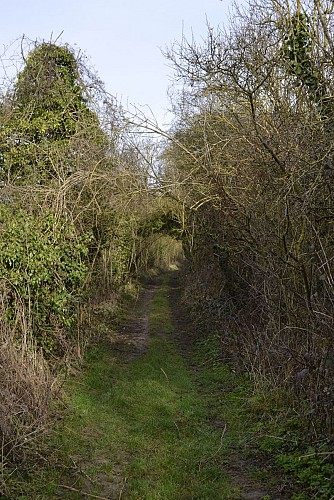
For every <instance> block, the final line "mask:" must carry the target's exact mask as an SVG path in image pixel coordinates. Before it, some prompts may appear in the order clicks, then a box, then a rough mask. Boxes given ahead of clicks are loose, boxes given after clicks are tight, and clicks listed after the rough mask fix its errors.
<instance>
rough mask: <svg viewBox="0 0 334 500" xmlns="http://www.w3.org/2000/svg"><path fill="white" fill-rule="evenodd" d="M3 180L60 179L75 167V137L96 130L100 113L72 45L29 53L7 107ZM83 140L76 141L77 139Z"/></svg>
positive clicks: (33, 181) (43, 46) (46, 46)
mask: <svg viewBox="0 0 334 500" xmlns="http://www.w3.org/2000/svg"><path fill="white" fill-rule="evenodd" d="M2 120H3V122H4V125H3V127H2V132H1V145H0V147H1V153H2V155H1V163H2V165H1V167H0V168H1V170H0V176H1V181H2V183H3V184H4V183H11V184H43V183H45V182H46V181H48V180H50V179H51V178H53V177H56V178H59V177H60V178H61V179H62V180H63V179H64V178H66V176H67V175H68V174H69V173H70V172H72V171H73V170H74V169H75V162H76V154H77V152H78V151H77V149H78V146H77V145H73V144H71V147H69V143H70V140H71V138H73V137H75V136H76V135H79V136H80V134H81V135H82V134H83V133H84V131H85V130H86V129H87V128H89V129H92V128H93V129H94V134H92V135H95V136H96V132H97V133H98V135H99V139H98V142H101V141H103V137H102V136H103V134H102V131H101V130H100V128H99V124H98V119H97V117H96V115H95V114H94V113H93V112H92V111H91V110H90V109H89V107H88V105H87V100H86V98H85V96H84V85H83V82H82V80H81V77H80V73H79V67H78V62H77V60H76V57H75V54H74V53H73V51H72V50H71V49H70V48H69V47H68V46H63V47H60V46H57V45H55V44H52V43H45V42H44V43H41V44H40V45H37V46H36V47H35V49H34V50H33V51H31V52H30V54H29V55H28V57H27V59H26V64H25V67H24V68H23V70H22V71H21V72H20V73H19V74H18V77H17V82H16V84H15V86H14V89H13V92H12V94H11V95H10V96H9V97H7V100H6V102H5V103H4V105H3V113H2ZM78 142H80V141H76V143H78Z"/></svg>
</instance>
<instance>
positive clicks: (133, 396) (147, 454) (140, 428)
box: [36, 273, 292, 500]
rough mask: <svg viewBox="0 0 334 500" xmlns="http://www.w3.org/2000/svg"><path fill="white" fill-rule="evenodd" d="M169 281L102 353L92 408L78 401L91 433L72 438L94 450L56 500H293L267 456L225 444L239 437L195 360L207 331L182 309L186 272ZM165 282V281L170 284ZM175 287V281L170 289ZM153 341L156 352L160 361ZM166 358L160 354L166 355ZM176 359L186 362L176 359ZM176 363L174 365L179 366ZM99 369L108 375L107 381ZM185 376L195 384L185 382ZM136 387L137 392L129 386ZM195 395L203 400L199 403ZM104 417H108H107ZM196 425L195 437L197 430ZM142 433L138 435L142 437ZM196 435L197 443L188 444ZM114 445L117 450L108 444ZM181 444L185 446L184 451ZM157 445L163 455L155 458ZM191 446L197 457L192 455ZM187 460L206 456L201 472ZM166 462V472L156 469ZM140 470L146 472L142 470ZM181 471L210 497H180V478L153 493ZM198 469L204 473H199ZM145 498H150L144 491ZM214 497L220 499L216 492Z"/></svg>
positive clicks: (143, 298)
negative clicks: (162, 309)
mask: <svg viewBox="0 0 334 500" xmlns="http://www.w3.org/2000/svg"><path fill="white" fill-rule="evenodd" d="M165 278H166V277H165ZM165 278H164V277H162V278H157V279H154V280H151V281H149V282H147V283H146V284H145V285H144V286H143V289H142V291H141V293H140V296H139V298H138V300H137V302H136V303H135V304H134V306H133V307H132V308H131V310H130V311H129V314H128V316H127V319H126V320H125V321H124V322H123V323H122V324H121V325H120V326H119V327H118V328H117V330H116V331H112V333H111V334H110V336H109V340H108V345H107V353H106V352H105V353H104V355H103V356H104V357H105V359H104V361H103V360H100V359H99V356H100V355H101V354H99V355H98V356H97V361H95V362H94V363H95V364H93V365H92V368H91V374H88V381H89V382H88V383H87V389H86V390H85V392H83V393H82V395H81V396H80V398H81V399H83V400H84V405H83V404H82V402H81V399H80V398H79V403H75V404H79V410H77V412H78V415H79V417H80V418H81V419H82V430H81V429H80V428H79V429H78V428H76V429H75V431H74V432H73V430H72V431H71V432H72V434H70V436H71V435H73V434H75V433H78V432H80V433H81V434H82V435H83V437H84V438H85V439H87V443H86V444H85V443H84V446H82V448H81V449H78V451H77V452H72V454H71V455H70V457H71V460H72V464H73V467H72V472H71V474H69V475H68V477H67V478H66V479H65V480H64V481H63V484H62V485H59V483H58V488H57V493H56V495H55V496H52V498H68V499H80V498H100V499H111V500H116V499H123V500H126V499H128V500H132V499H133V500H136V499H137V498H138V500H139V499H143V500H145V499H146V498H147V499H152V500H154V499H155V498H157V499H158V498H159V499H161V500H165V499H166V500H174V498H175V500H192V499H197V500H202V499H203V500H211V499H212V500H219V499H221V500H228V499H230V500H232V499H233V500H256V499H258V500H261V499H263V500H265V499H266V500H267V499H268V500H269V499H270V500H279V499H289V498H292V494H291V491H290V490H289V487H288V485H287V484H286V483H285V482H284V479H283V478H278V480H277V478H276V480H275V481H274V484H272V483H273V482H272V481H268V477H269V476H270V474H271V464H270V463H266V462H265V458H264V457H261V456H260V457H259V455H258V454H256V455H254V456H252V454H248V456H247V457H244V456H242V454H241V452H240V451H238V449H235V447H234V446H233V443H232V444H227V445H226V444H225V440H227V442H228V440H229V439H230V437H229V432H230V430H229V424H228V423H227V421H226V419H225V415H224V411H225V410H224V407H222V408H221V410H220V408H219V404H218V410H217V407H216V408H215V411H214V412H213V413H212V414H211V409H210V404H211V403H212V398H211V400H210V399H208V400H207V402H206V397H207V394H208V391H209V392H210V388H209V387H206V386H205V383H203V380H202V381H201V378H200V377H201V374H200V372H201V369H200V367H198V364H197V362H195V360H194V345H195V343H196V339H197V338H198V336H199V335H200V334H201V332H198V331H197V329H196V325H194V324H193V323H192V322H191V319H190V317H189V315H188V313H187V311H186V309H185V307H184V306H183V304H182V300H181V295H182V284H181V283H180V281H179V277H178V274H177V273H174V274H173V275H170V276H169V277H168V280H166V279H165ZM163 281H165V284H164V285H163ZM166 281H168V288H167V287H166ZM163 286H164V287H165V289H166V290H165V292H164V293H165V296H166V297H168V302H169V306H168V302H167V301H166V300H165V302H166V303H167V308H168V314H167V312H166V311H165V312H163V314H162V316H161V318H160V319H159V301H157V300H156V299H157V296H158V295H159V294H160V293H161V289H162V287H163ZM154 303H155V305H154V308H155V319H154V318H153V317H152V304H154ZM161 307H163V305H162V306H161ZM165 307H166V305H165ZM166 314H167V316H168V317H167V316H166ZM168 322H170V323H171V325H172V328H170V327H169V326H168V324H167V323H168ZM171 325H170V326H171ZM166 326H167V328H166ZM154 343H155V351H156V354H154V356H155V357H152V356H153V355H152V353H151V352H152V351H154V348H153V347H152V345H153V344H154ZM160 345H161V347H159V346H160ZM174 346H176V348H177V349H176V351H178V353H179V354H176V351H175V354H173V352H174V351H173V349H175V347H174ZM159 351H161V352H160V354H159ZM164 353H166V355H164ZM180 354H181V356H180ZM174 358H175V359H176V358H178V359H179V360H176V361H174ZM184 360H185V361H186V363H184ZM174 362H175V363H176V364H175V365H173V363H174ZM103 363H104V364H103ZM181 365H182V366H181ZM113 366H114V367H113ZM99 370H101V374H99V373H98V371H99ZM108 370H109V371H108ZM115 370H116V371H115ZM178 370H180V372H178ZM92 377H96V380H95V381H93V382H92V381H90V379H91V378H92ZM173 377H174V380H173ZM182 378H185V379H187V381H185V382H183V381H182V380H181V381H180V379H182ZM84 384H85V382H84ZM129 384H131V385H132V386H131V387H129ZM222 389H225V388H222ZM150 392H153V393H154V392H155V395H154V394H153V399H150V397H151V395H150ZM192 393H194V395H193V396H190V395H191V394H192ZM88 396H89V400H88V403H89V405H88V406H89V411H90V412H91V413H92V415H93V412H96V416H94V415H93V416H91V415H89V412H88V415H87V414H86V406H87V401H86V399H87V398H88ZM188 397H192V398H197V399H194V402H192V403H191V404H192V406H191V407H190V408H189V407H188V406H177V405H182V404H183V402H182V401H183V400H185V399H187V398H188ZM164 398H165V399H164ZM167 400H168V401H167ZM105 401H106V402H107V403H106V404H105ZM196 401H198V403H196ZM92 402H93V403H94V405H93V404H92ZM168 404H169V405H170V406H168ZM189 404H190V403H189ZM198 404H200V405H201V406H203V408H204V412H205V414H203V415H202V416H199V417H195V420H194V419H193V417H192V415H193V414H194V412H196V411H197V409H196V406H197V405H198ZM80 405H82V406H80ZM85 405H86V406H85ZM206 406H207V409H205V407H206ZM155 408H156V409H155ZM76 409H77V408H76ZM217 411H218V413H219V415H218V416H217ZM101 412H102V413H101ZM173 412H174V413H173ZM187 412H190V417H189V418H188V417H187V418H185V416H184V415H185V414H187ZM164 413H166V420H165V421H162V422H161V423H159V420H161V419H162V418H164V417H165V415H164ZM169 413H171V417H170V420H168V414H169ZM101 414H102V415H105V416H104V417H103V418H102V417H101ZM100 419H101V421H100ZM196 419H197V420H196ZM201 419H202V420H201ZM157 422H158V423H159V425H160V427H159V426H158V423H157ZM200 422H202V423H200ZM192 426H193V430H191V427H192ZM155 427H156V430H155ZM210 428H211V430H210ZM135 432H137V433H138V434H134V433H135ZM141 433H142V435H141ZM170 433H171V436H172V437H171V439H172V441H171V443H170V444H169V443H168V441H165V437H164V434H166V436H168V435H169V434H170ZM197 433H198V434H197ZM203 433H204V434H205V433H207V434H206V435H207V438H206V437H205V435H204V438H203V435H202V434H203ZM99 434H101V438H100V436H99ZM131 434H134V436H135V437H134V440H132V441H131V440H130V437H131V436H130V435H131ZM155 434H157V436H156V435H155ZM189 435H190V439H191V441H189ZM92 436H93V440H92ZM94 436H96V437H95V440H96V443H94ZM182 436H184V437H182ZM214 436H216V437H214ZM219 436H220V437H219ZM76 439H77V438H76ZM183 439H184V440H185V443H186V445H185V449H186V451H185V452H184V451H183V449H182V440H183ZM187 439H188V441H186V440H187ZM210 439H211V440H213V445H212V449H213V450H214V451H213V452H212V449H211V451H210V449H209V448H208V450H206V449H205V446H206V441H210ZM99 440H100V441H101V442H99ZM108 440H109V441H110V445H106V442H108ZM200 440H202V441H200ZM133 441H135V445H134V444H133ZM197 441H198V442H199V443H197ZM177 446H180V448H177V449H176V447H177ZM89 447H91V448H92V447H93V448H94V451H93V452H92V451H90V452H89V453H88V452H87V451H85V450H88V448H89ZM155 447H156V451H154V450H155ZM161 447H162V448H165V451H164V452H163V454H162V457H160V455H159V454H161V450H160V449H159V448H161ZM196 447H197V448H196ZM201 447H203V449H202V448H201ZM95 448H96V449H95ZM192 448H193V450H194V451H189V452H188V451H187V450H188V449H189V450H191V449H192ZM168 450H169V451H168ZM188 453H190V455H192V454H193V455H196V453H198V457H199V458H197V459H195V461H194V464H195V471H194V470H193V468H194V466H192V465H189V466H188V465H187V466H186V462H188V461H189V460H188ZM183 454H184V457H183V458H182V456H183ZM158 457H160V458H158ZM203 457H204V458H203ZM205 457H206V458H205ZM191 458H193V457H191ZM158 460H160V461H161V464H160V465H158V466H157V464H156V462H157V461H158ZM173 460H176V461H175V464H174V465H173V463H171V461H172V462H173ZM196 460H197V461H196ZM134 461H135V462H136V463H137V467H139V469H138V470H137V471H135V472H133V475H134V476H136V475H137V476H138V478H137V479H134V478H133V477H131V476H129V477H128V474H132V473H131V470H133V469H131V464H132V463H133V462H134ZM141 462H143V464H146V465H140V463H141ZM138 464H139V466H138ZM164 464H165V465H164ZM196 464H197V465H196ZM140 467H143V469H142V472H140ZM154 467H155V469H154ZM159 467H160V468H159ZM168 467H169V469H168ZM180 467H185V468H186V467H188V468H189V467H190V469H189V471H188V472H187V473H186V475H188V476H189V481H190V482H193V481H196V480H198V479H199V477H201V478H202V479H200V481H199V483H198V484H199V486H198V488H201V487H202V486H203V489H202V490H198V492H197V489H196V487H195V489H194V486H193V485H192V486H191V485H189V493H185V491H186V489H185V488H186V486H182V488H181V490H177V488H176V489H175V484H176V485H177V482H178V481H180V480H181V479H180V476H179V475H176V476H175V478H174V479H173V477H171V478H170V483H168V478H167V479H166V478H165V479H164V480H165V482H166V484H167V485H168V488H169V489H168V488H167V486H164V487H161V488H162V490H159V491H165V493H161V492H160V493H157V494H156V493H155V487H154V488H153V489H154V491H152V486H150V484H151V485H153V484H155V483H157V484H158V483H159V481H161V480H162V479H161V478H162V476H164V475H166V474H167V475H169V476H172V474H173V473H174V472H175V473H177V474H179V468H180ZM196 468H198V470H197V471H196ZM73 469H74V474H73ZM129 471H130V472H129ZM261 474H262V475H263V476H265V477H266V479H263V480H260V479H255V476H256V475H257V477H258V478H259V476H260V475H261ZM225 475H227V476H228V478H229V479H228V483H227V486H226V484H225V482H224V481H225V479H224V478H223V476H225ZM188 476H187V477H188ZM211 476H213V477H217V484H218V483H219V481H223V482H222V483H221V484H222V489H219V487H218V489H217V485H215V483H212V484H213V485H212V487H210V486H209V488H208V489H207V490H206V489H205V484H204V485H203V483H205V481H208V484H209V483H210V482H211V481H212V479H211ZM220 476H221V477H220ZM206 477H207V479H205V478H206ZM218 477H220V479H219V478H218ZM136 481H137V483H138V484H136ZM173 481H174V484H173ZM182 481H184V480H183V479H182ZM131 482H132V484H131V485H130V484H129V483H131ZM145 482H146V483H147V484H148V486H146V488H148V490H143V489H142V486H141V483H143V484H144V483H145ZM186 483H187V480H186V482H185V484H186ZM269 483H270V485H269V486H268V484H269ZM219 484H220V483H219ZM229 485H230V486H229ZM163 488H167V489H165V490H164V489H163ZM173 488H174V489H173ZM142 491H146V493H141V492H142ZM147 491H149V493H147ZM157 491H158V490H157ZM172 491H182V493H181V494H180V493H178V494H176V493H172ZM201 491H202V493H201ZM204 491H205V493H203V492H204ZM213 491H214V492H215V493H212V492H213ZM195 492H196V493H195ZM210 492H211V493H210ZM218 492H219V493H218ZM156 495H158V496H156ZM36 498H37V497H36ZM38 498H43V497H38ZM45 498H50V497H45Z"/></svg>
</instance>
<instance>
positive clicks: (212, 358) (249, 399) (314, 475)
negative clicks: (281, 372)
mask: <svg viewBox="0 0 334 500" xmlns="http://www.w3.org/2000/svg"><path fill="white" fill-rule="evenodd" d="M220 351H221V345H220V337H219V335H211V336H208V337H207V338H206V339H204V340H201V341H200V342H199V343H198V345H197V348H196V357H197V363H198V364H199V366H201V369H200V371H199V377H198V378H199V383H200V384H201V385H202V387H205V391H206V394H205V397H206V400H207V404H208V407H209V408H210V412H211V414H210V418H211V419H212V420H213V421H217V422H218V424H219V423H220V425H222V422H221V421H222V420H223V423H224V425H226V427H227V429H228V432H227V433H226V438H225V446H226V449H227V450H230V451H232V453H234V454H235V455H236V457H237V459H238V457H239V459H240V457H243V459H245V460H246V461H247V460H248V462H252V465H251V466H250V467H249V474H250V475H252V476H253V477H254V478H256V479H258V480H259V481H261V482H262V483H263V484H265V485H267V486H270V485H273V486H274V485H275V483H277V482H278V481H280V483H281V484H284V483H286V485H288V484H291V483H293V484H294V487H293V488H292V489H291V493H290V495H291V496H290V497H289V498H292V499H293V500H306V499H310V498H316V499H322V500H330V499H333V498H334V467H333V452H332V451H331V449H330V447H329V445H328V443H326V442H320V443H319V444H318V448H317V449H315V448H314V447H310V446H309V444H308V442H309V440H308V435H307V433H305V429H307V422H305V421H304V420H303V421H302V420H301V418H300V412H297V411H296V410H294V409H293V404H292V401H291V396H290V395H289V394H288V393H285V392H284V391H283V390H281V389H277V390H273V389H271V390H270V389H265V388H263V387H262V390H261V389H260V388H258V389H256V390H254V385H253V383H252V380H251V379H250V378H249V377H248V376H247V375H246V374H244V373H238V372H236V371H235V369H234V368H233V364H232V363H231V364H230V365H227V364H226V363H222V362H221V359H220V356H219V353H220ZM209 388H210V389H211V390H210V391H208V389H209ZM230 462H233V459H231V455H230Z"/></svg>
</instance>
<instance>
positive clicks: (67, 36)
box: [0, 0, 232, 124]
mask: <svg viewBox="0 0 334 500" xmlns="http://www.w3.org/2000/svg"><path fill="white" fill-rule="evenodd" d="M231 5H232V0H222V1H220V0H165V1H164V2H161V1H160V2H158V1H154V0H91V1H89V0H53V1H45V0H12V1H8V0H7V1H6V2H3V5H2V7H1V17H2V20H3V25H2V29H1V34H0V50H1V49H2V53H3V52H4V50H3V49H4V48H5V47H8V46H10V44H11V43H12V42H14V41H15V40H17V39H18V38H19V37H21V36H22V35H23V34H24V35H26V36H27V37H28V38H30V39H32V40H35V39H46V40H50V38H51V34H53V38H56V37H57V36H58V35H59V34H60V33H61V32H62V31H63V34H62V36H61V38H60V40H61V41H62V42H67V43H69V44H70V45H71V46H76V47H77V48H80V49H81V50H82V51H83V52H84V53H85V54H86V55H87V56H88V57H89V59H90V62H91V64H92V65H93V66H94V68H95V69H96V71H97V73H98V75H99V77H100V78H101V80H103V81H104V82H105V86H106V90H107V91H108V92H109V93H111V94H113V95H115V96H116V97H117V98H118V100H119V101H121V102H122V103H123V104H124V105H126V104H127V103H134V104H136V105H139V106H143V110H145V107H144V106H145V105H148V106H150V108H151V109H152V110H153V112H154V114H155V115H156V117H157V119H158V121H159V123H160V124H162V123H163V121H166V120H167V119H168V118H167V116H165V109H166V108H167V107H168V100H167V88H168V85H169V84H170V79H171V76H172V70H171V69H170V68H169V67H168V66H167V61H166V60H165V59H164V57H163V55H162V54H161V50H160V49H165V48H166V46H169V45H170V44H171V43H172V42H173V41H175V40H181V37H182V31H183V32H184V33H185V35H186V36H187V37H191V32H193V34H194V37H195V39H196V40H200V38H201V37H203V36H205V33H206V18H207V19H208V21H209V22H210V24H211V25H212V26H217V25H218V24H220V25H223V24H226V23H227V14H228V10H229V8H230V7H231ZM15 47H16V50H17V43H16V45H15V43H14V44H13V45H12V49H14V48H15ZM10 50H11V49H9V50H7V51H6V54H10ZM0 69H1V68H0Z"/></svg>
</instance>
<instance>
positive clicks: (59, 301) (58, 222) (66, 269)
mask: <svg viewBox="0 0 334 500" xmlns="http://www.w3.org/2000/svg"><path fill="white" fill-rule="evenodd" d="M0 235H1V238H0V275H1V277H2V279H3V280H4V283H5V286H6V287H7V288H9V289H10V290H11V293H10V295H9V297H8V298H7V315H8V319H9V320H11V319H13V318H15V313H16V310H17V308H18V307H20V304H21V303H23V304H24V306H25V307H26V310H27V311H28V312H29V318H28V321H29V322H30V323H31V327H32V330H33V333H34V337H35V339H36V340H37V342H38V343H39V345H40V346H42V347H43V348H44V350H45V351H49V350H52V349H54V348H56V347H58V346H57V336H56V332H57V330H59V329H64V330H69V329H70V328H71V326H72V325H73V323H74V321H75V313H76V308H75V305H76V303H77V302H78V300H79V299H80V296H81V294H82V288H81V287H82V284H83V281H84V279H85V277H86V276H87V272H88V266H87V248H88V242H89V239H90V238H89V237H88V236H87V235H83V236H78V235H77V234H76V230H75V228H74V226H73V225H72V224H71V223H69V222H68V221H66V219H65V218H60V219H56V218H55V216H54V215H53V214H51V213H48V212H44V213H38V214H33V213H29V212H28V211H26V210H23V209H15V208H13V207H11V206H6V205H4V204H1V205H0ZM58 340H59V339H58Z"/></svg>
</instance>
